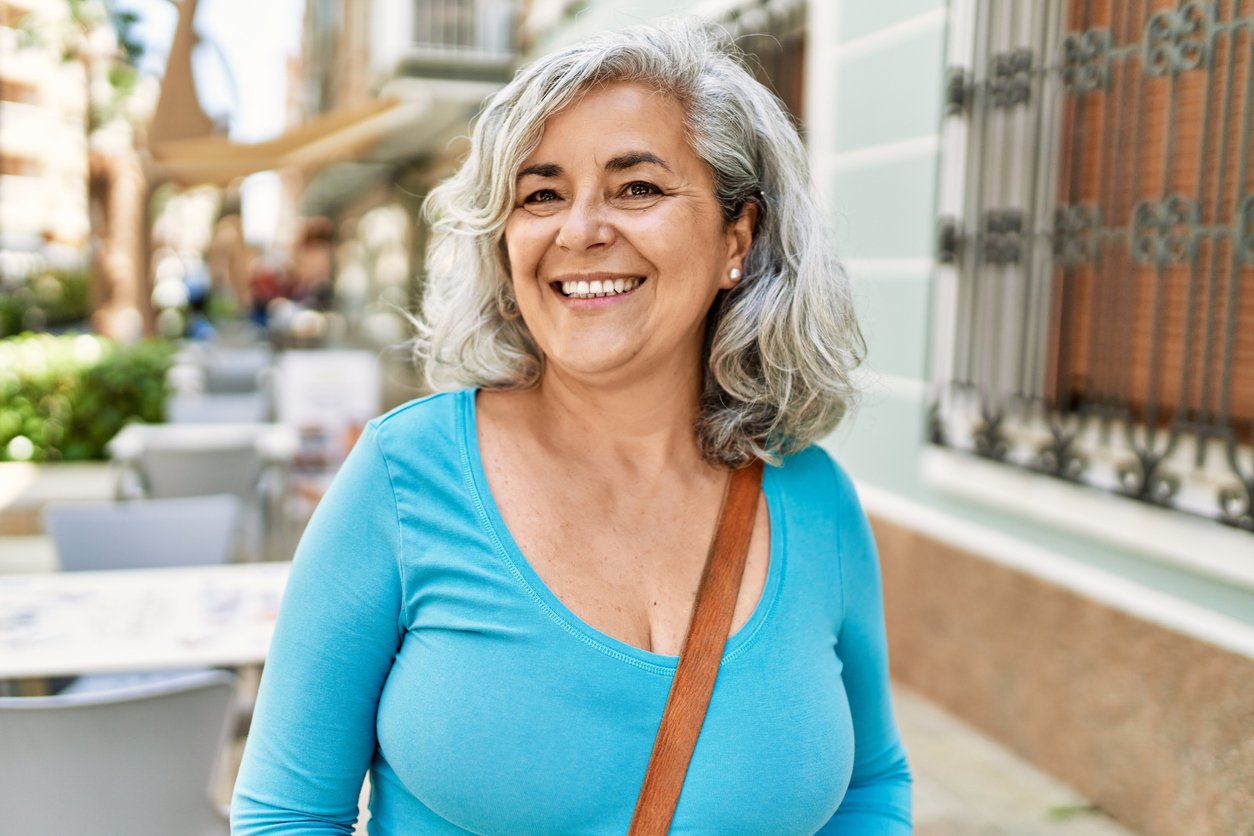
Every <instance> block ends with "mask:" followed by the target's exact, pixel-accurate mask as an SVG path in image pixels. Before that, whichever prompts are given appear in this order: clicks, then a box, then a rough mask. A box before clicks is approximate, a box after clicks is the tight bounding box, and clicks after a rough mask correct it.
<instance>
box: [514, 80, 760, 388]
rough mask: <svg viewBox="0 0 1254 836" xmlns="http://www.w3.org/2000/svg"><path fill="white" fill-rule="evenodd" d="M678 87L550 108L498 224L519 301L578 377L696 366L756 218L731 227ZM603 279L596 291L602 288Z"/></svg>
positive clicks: (602, 95)
mask: <svg viewBox="0 0 1254 836" xmlns="http://www.w3.org/2000/svg"><path fill="white" fill-rule="evenodd" d="M683 125H684V112H683V109H682V107H681V106H680V104H679V103H678V102H677V101H676V100H675V99H673V98H672V97H670V96H668V95H665V94H662V93H657V92H654V91H652V90H650V89H649V88H647V87H645V86H642V85H639V84H626V83H617V84H610V85H605V86H601V87H596V88H593V89H592V90H590V91H589V92H588V93H587V94H586V95H585V96H584V97H583V98H581V99H579V100H578V101H577V102H575V103H574V104H572V105H571V106H570V107H568V108H566V109H565V110H563V111H561V112H559V113H557V114H555V115H554V116H552V117H550V118H549V120H548V121H547V122H546V123H545V125H544V137H543V139H542V140H541V142H540V145H539V146H538V147H537V148H536V150H535V151H534V153H532V154H531V155H530V156H529V157H528V158H527V159H526V160H524V161H523V164H522V166H521V167H520V169H519V171H518V172H517V199H516V200H515V207H514V209H513V211H512V212H511V214H510V216H509V219H508V220H507V222H506V225H505V241H506V249H507V251H508V253H509V263H510V268H511V273H512V279H513V285H514V293H515V296H516V297H517V300H518V308H519V311H520V312H521V314H522V316H523V320H524V321H525V322H526V324H527V327H528V328H529V329H530V331H531V333H532V335H533V336H534V337H535V340H536V342H537V344H538V345H539V346H540V349H541V350H542V351H543V352H544V354H545V356H546V360H547V362H548V364H549V365H550V366H552V367H554V368H557V369H561V370H563V371H566V372H568V373H574V374H577V375H597V376H598V377H599V378H600V379H604V378H605V376H606V375H610V376H619V375H626V376H628V377H630V376H631V375H632V374H633V373H635V374H639V373H646V374H658V373H668V372H669V373H672V374H674V373H680V374H691V373H692V372H693V371H694V370H697V369H699V364H700V358H701V343H702V338H703V333H704V322H705V317H706V313H707V312H708V311H709V309H710V304H711V303H712V302H713V300H714V296H715V293H716V292H717V291H718V289H719V288H730V287H732V286H733V284H734V283H733V282H732V281H731V280H730V279H729V278H728V271H729V270H730V269H731V268H732V267H739V268H741V269H743V261H744V256H745V253H746V252H747V251H748V247H749V242H750V239H751V235H752V232H751V228H752V222H753V215H752V213H751V212H745V213H742V217H741V218H740V219H738V220H737V221H734V222H733V223H732V224H730V225H729V224H725V223H724V221H723V216H722V212H721V210H720V208H719V204H718V201H717V200H715V197H714V178H713V174H712V172H711V171H710V168H709V166H708V165H707V164H706V163H705V162H704V161H703V160H701V158H700V157H698V156H697V155H696V154H695V153H694V152H693V151H692V149H691V148H689V147H688V142H687V140H686V139H685V137H684V129H683ZM598 289H599V295H598Z"/></svg>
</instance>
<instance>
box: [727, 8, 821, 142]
mask: <svg viewBox="0 0 1254 836" xmlns="http://www.w3.org/2000/svg"><path fill="white" fill-rule="evenodd" d="M805 21H806V6H805V3H804V2H803V0H757V2H749V3H744V4H742V5H740V6H739V7H737V8H735V9H734V10H733V11H731V12H729V13H727V14H725V15H723V16H722V17H721V18H720V19H719V22H720V23H722V24H723V25H724V26H726V27H727V29H728V31H730V32H731V34H732V36H733V37H734V38H735V39H736V45H737V46H739V47H740V48H741V49H742V50H743V51H744V53H745V57H746V58H747V59H748V63H749V67H750V69H752V70H753V74H754V76H755V77H756V78H757V80H758V81H759V82H761V83H762V84H764V85H766V87H767V88H769V89H770V90H771V92H773V93H774V94H775V95H776V96H778V97H779V98H780V101H782V102H783V103H784V107H785V108H787V110H788V112H789V113H791V114H792V115H793V117H794V118H795V119H796V121H797V124H798V125H799V126H800V125H802V124H803V122H802V120H803V118H804V116H805V112H804V109H803V103H804V101H805V86H804V84H805V60H806V30H805Z"/></svg>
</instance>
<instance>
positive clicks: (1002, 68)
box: [988, 47, 1033, 107]
mask: <svg viewBox="0 0 1254 836" xmlns="http://www.w3.org/2000/svg"><path fill="white" fill-rule="evenodd" d="M1032 63H1033V62H1032V50H1030V49H1027V48H1023V47H1021V48H1019V49H1014V50H1011V51H1010V52H1002V53H1000V54H998V55H994V56H993V58H992V61H991V62H990V63H989V70H988V97H989V101H990V102H992V105H993V107H1016V106H1017V105H1021V104H1027V103H1028V100H1029V99H1030V98H1031V95H1032Z"/></svg>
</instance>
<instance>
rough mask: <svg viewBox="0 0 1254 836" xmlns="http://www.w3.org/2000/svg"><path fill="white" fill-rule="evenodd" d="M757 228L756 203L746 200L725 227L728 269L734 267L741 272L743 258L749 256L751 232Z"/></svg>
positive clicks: (751, 240) (743, 264)
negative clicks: (736, 214) (733, 218)
mask: <svg viewBox="0 0 1254 836" xmlns="http://www.w3.org/2000/svg"><path fill="white" fill-rule="evenodd" d="M757 228H758V204H757V201H754V200H747V201H745V205H744V206H743V207H742V208H741V210H740V214H739V215H738V216H737V217H736V219H735V220H734V221H732V222H731V223H730V224H729V225H728V227H727V262H728V268H731V267H736V268H738V269H739V270H741V271H743V270H744V267H745V258H746V257H747V256H748V255H749V246H750V245H751V244H752V243H753V231H754V230H755V229H757Z"/></svg>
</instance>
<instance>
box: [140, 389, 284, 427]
mask: <svg viewBox="0 0 1254 836" xmlns="http://www.w3.org/2000/svg"><path fill="white" fill-rule="evenodd" d="M165 417H166V420H167V421H169V422H170V423H171V424H232V423H258V422H261V421H268V420H269V419H270V396H269V395H268V394H266V393H265V392H241V393H237V392H229V393H226V394H211V393H199V392H197V393H191V394H174V395H171V396H170V397H169V398H167V399H166V402H165Z"/></svg>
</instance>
